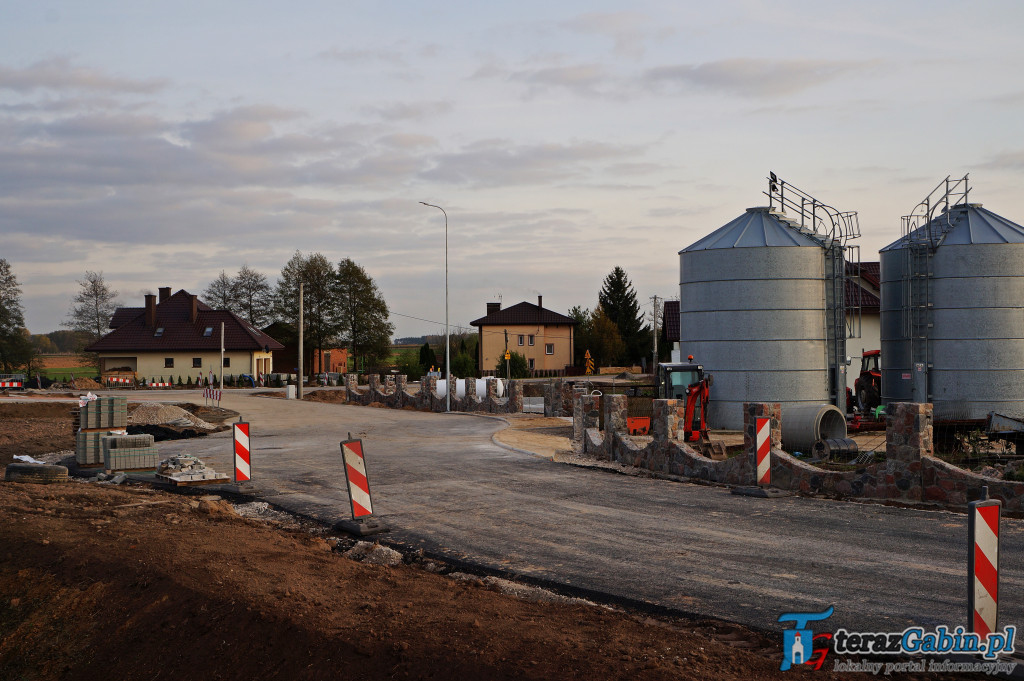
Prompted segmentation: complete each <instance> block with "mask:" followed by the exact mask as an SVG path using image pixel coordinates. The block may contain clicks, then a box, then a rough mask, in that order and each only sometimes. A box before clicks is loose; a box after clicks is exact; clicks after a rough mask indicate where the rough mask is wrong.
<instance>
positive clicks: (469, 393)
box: [462, 377, 477, 411]
mask: <svg viewBox="0 0 1024 681" xmlns="http://www.w3.org/2000/svg"><path fill="white" fill-rule="evenodd" d="M464 380H465V381H466V398H465V399H464V400H462V411H475V410H476V409H477V399H476V378H474V377H466V378H465V379H464Z"/></svg>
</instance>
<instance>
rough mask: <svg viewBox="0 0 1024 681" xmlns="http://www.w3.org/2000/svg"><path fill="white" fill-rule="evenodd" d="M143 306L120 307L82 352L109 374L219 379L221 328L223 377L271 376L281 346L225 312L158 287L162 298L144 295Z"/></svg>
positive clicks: (190, 295) (232, 314)
mask: <svg viewBox="0 0 1024 681" xmlns="http://www.w3.org/2000/svg"><path fill="white" fill-rule="evenodd" d="M145 300H146V304H145V306H143V307H122V308H118V310H117V311H116V312H115V313H114V316H113V317H112V318H111V320H110V328H112V329H113V331H111V332H110V333H108V334H107V335H105V336H103V338H100V339H99V340H98V341H96V342H95V343H93V344H92V345H90V346H89V347H87V348H86V351H87V352H95V353H97V354H98V355H99V358H100V372H101V374H102V376H103V378H106V377H107V376H127V375H131V376H133V377H135V378H137V379H140V380H141V379H146V380H147V381H148V380H153V379H157V380H159V379H160V378H164V379H170V377H171V376H174V377H176V378H177V377H182V378H183V379H185V380H187V379H188V378H189V377H191V378H192V379H193V381H195V379H196V378H198V377H203V378H207V379H208V378H209V377H210V375H211V374H212V375H213V376H214V377H219V374H220V351H221V345H220V342H221V325H222V324H223V326H224V373H225V375H228V374H231V375H235V376H238V375H240V374H250V375H253V376H256V375H258V374H266V373H271V372H272V371H273V359H272V357H273V354H272V353H273V351H274V350H280V349H281V348H282V347H284V346H282V345H281V344H280V343H278V342H277V341H276V340H274V339H273V338H271V337H270V336H268V335H267V334H265V333H263V332H262V331H260V330H258V329H256V328H253V327H252V326H251V325H250V324H249V323H248V322H246V321H245V320H243V319H242V318H240V317H239V316H238V315H236V314H235V313H233V312H230V311H228V310H214V309H213V308H211V307H210V306H209V305H206V304H204V303H203V302H201V301H200V300H199V299H198V298H196V296H194V295H192V294H190V293H188V292H187V291H185V290H180V291H178V292H177V293H175V294H174V295H171V289H170V287H166V288H161V289H160V299H159V301H158V300H157V297H156V296H154V295H147V296H146V298H145Z"/></svg>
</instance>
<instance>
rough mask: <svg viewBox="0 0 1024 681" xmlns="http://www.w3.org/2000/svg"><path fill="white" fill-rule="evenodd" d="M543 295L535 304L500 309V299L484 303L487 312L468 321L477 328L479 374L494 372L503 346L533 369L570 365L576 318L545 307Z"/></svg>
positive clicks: (501, 355) (559, 367)
mask: <svg viewBox="0 0 1024 681" xmlns="http://www.w3.org/2000/svg"><path fill="white" fill-rule="evenodd" d="M543 303H544V298H543V297H542V296H537V304H536V305H534V304H533V303H527V302H522V303H518V304H517V305H513V306H512V307H508V308H505V309H504V310H503V309H501V303H487V314H486V315H485V316H483V317H481V318H480V319H475V320H473V321H471V322H470V325H471V326H475V327H477V328H478V329H479V333H480V343H479V344H478V350H477V352H478V353H479V354H478V357H477V358H478V360H479V362H480V363H479V367H480V371H481V373H482V374H484V375H486V374H490V373H493V372H494V368H495V367H496V366H497V364H498V361H499V360H503V359H504V357H505V350H506V338H507V339H508V345H507V349H508V351H509V352H518V353H519V354H520V355H523V356H524V357H526V363H527V365H528V366H529V368H530V369H531V370H533V371H562V370H564V369H565V368H566V367H567V366H572V358H573V342H574V338H573V336H574V332H575V329H576V320H575V319H573V318H572V317H567V316H566V315H564V314H559V313H557V312H554V311H553V310H546V309H544V306H543Z"/></svg>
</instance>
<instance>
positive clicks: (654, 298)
mask: <svg viewBox="0 0 1024 681" xmlns="http://www.w3.org/2000/svg"><path fill="white" fill-rule="evenodd" d="M651 300H652V301H653V302H654V309H653V310H652V314H653V316H654V333H652V334H651V335H652V336H653V338H654V363H653V364H651V373H652V374H656V373H658V296H657V294H655V295H653V296H651Z"/></svg>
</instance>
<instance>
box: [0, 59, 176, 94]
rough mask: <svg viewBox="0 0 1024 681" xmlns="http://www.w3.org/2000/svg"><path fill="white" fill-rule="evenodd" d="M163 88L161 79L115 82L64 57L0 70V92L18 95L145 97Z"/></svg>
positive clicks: (107, 76)
mask: <svg viewBox="0 0 1024 681" xmlns="http://www.w3.org/2000/svg"><path fill="white" fill-rule="evenodd" d="M166 86H167V81H166V80H165V79H162V78H151V79H146V80H134V79H131V78H117V77H114V76H110V75H107V74H105V73H103V72H101V71H97V70H95V69H87V68H81V67H76V66H73V65H72V63H71V60H70V59H69V58H67V57H54V58H53V59H46V60H43V61H38V62H36V63H34V64H32V65H31V66H27V67H25V68H22V69H18V68H11V67H8V66H0V90H13V91H15V92H22V93H26V92H32V91H35V90H89V91H94V92H111V93H114V92H118V93H129V94H149V93H153V92H157V91H159V90H162V89H163V88H164V87H166Z"/></svg>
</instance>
